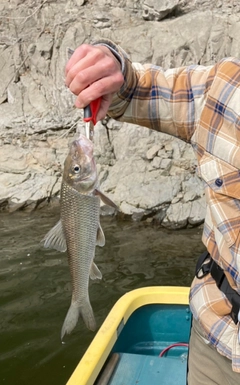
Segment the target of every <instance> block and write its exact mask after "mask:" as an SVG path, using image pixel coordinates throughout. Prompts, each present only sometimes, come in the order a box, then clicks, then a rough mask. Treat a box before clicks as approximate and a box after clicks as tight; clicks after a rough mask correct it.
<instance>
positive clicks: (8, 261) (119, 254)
mask: <svg viewBox="0 0 240 385" xmlns="http://www.w3.org/2000/svg"><path fill="white" fill-rule="evenodd" d="M58 211H59V210H56V209H55V210H51V211H49V210H45V211H37V212H33V213H24V212H16V213H14V214H1V215H0V240H1V249H0V384H5V385H29V384H34V385H43V384H44V385H55V384H57V385H65V384H66V381H67V379H68V378H69V377H70V374H71V373H72V371H73V370H74V368H75V367H76V365H77V363H78V361H79V359H80V358H81V356H82V355H83V353H84V352H85V350H86V348H87V347H88V345H89V343H90V342H91V340H92V338H93V337H94V335H95V334H94V333H93V332H91V331H88V330H87V329H86V327H85V325H84V324H83V322H82V321H81V320H79V322H78V325H77V327H76V328H75V330H74V331H73V333H72V334H71V335H70V336H67V338H65V341H64V342H65V343H64V344H62V343H61V341H60V331H61V327H62V323H63V321H64V318H65V315H66V312H67V310H68V307H69V305H70V299H71V284H70V273H69V269H68V264H67V257H66V254H65V253H59V252H56V251H54V250H45V249H44V248H43V247H42V245H41V244H40V240H41V239H42V238H43V236H44V235H45V234H46V232H47V231H48V230H49V229H50V228H51V227H52V225H54V224H55V223H56V222H57V220H58ZM101 223H102V227H103V230H104V233H105V237H106V245H105V246H104V247H103V248H97V251H96V263H97V265H98V267H99V268H100V270H101V272H102V274H103V279H102V280H101V281H98V282H95V281H94V282H91V283H90V299H91V303H92V307H93V310H94V313H95V317H96V321H97V324H98V326H100V325H101V323H102V322H103V320H104V318H105V317H106V315H107V313H108V312H109V310H110V309H111V307H112V306H113V305H114V303H115V301H116V300H117V299H118V298H119V297H120V296H122V295H123V294H124V293H126V292H127V291H129V290H132V289H136V288H139V287H143V286H153V285H174V286H176V285H179V286H188V285H190V283H191V280H192V277H193V274H194V268H195V263H196V259H197V256H198V255H199V254H200V253H201V252H202V251H203V249H204V248H203V245H202V243H201V229H199V228H195V229H186V230H179V231H169V230H164V229H161V228H159V227H154V226H152V225H150V224H146V223H135V222H132V221H120V220H117V219H116V218H112V217H103V218H102V220H101Z"/></svg>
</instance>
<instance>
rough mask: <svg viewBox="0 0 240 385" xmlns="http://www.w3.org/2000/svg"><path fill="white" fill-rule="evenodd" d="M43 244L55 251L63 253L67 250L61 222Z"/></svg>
mask: <svg viewBox="0 0 240 385" xmlns="http://www.w3.org/2000/svg"><path fill="white" fill-rule="evenodd" d="M42 242H44V247H45V248H49V249H55V250H57V251H61V252H64V251H66V250H67V244H66V239H65V236H64V233H63V228H62V222H61V220H60V221H58V223H57V224H56V225H55V226H54V227H53V228H52V229H51V230H50V231H49V232H48V233H47V234H46V235H45V237H44V238H43V240H42Z"/></svg>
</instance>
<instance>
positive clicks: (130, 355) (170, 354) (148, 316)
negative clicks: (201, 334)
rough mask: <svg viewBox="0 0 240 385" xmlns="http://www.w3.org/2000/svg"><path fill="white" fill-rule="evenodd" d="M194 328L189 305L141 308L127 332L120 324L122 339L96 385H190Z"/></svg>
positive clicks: (128, 326) (126, 327)
mask: <svg viewBox="0 0 240 385" xmlns="http://www.w3.org/2000/svg"><path fill="white" fill-rule="evenodd" d="M190 325H191V314H190V311H189V308H188V306H185V305H175V304H172V305H163V304H152V305H149V306H143V307H141V308H139V309H137V310H136V311H135V312H134V313H133V314H132V315H131V317H130V318H129V320H128V322H127V324H126V325H125V326H124V328H123V329H122V326H121V324H120V325H119V338H118V340H117V341H116V343H115V345H114V347H113V349H112V354H111V355H110V357H109V359H108V360H107V362H106V364H105V366H104V368H103V370H102V372H101V373H100V376H99V377H98V379H97V381H96V382H95V385H102V384H107V385H125V384H127V385H128V384H141V385H149V384H151V385H159V384H161V385H169V384H175V383H176V384H180V385H183V384H186V376H187V354H188V347H187V342H188V339H189V331H190ZM121 329H122V330H121ZM184 344H185V345H184ZM161 354H162V356H161Z"/></svg>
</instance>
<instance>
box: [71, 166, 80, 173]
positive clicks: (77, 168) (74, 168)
mask: <svg viewBox="0 0 240 385" xmlns="http://www.w3.org/2000/svg"><path fill="white" fill-rule="evenodd" d="M80 170H81V168H80V166H79V165H78V164H75V166H73V171H74V172H75V173H76V174H79V173H80Z"/></svg>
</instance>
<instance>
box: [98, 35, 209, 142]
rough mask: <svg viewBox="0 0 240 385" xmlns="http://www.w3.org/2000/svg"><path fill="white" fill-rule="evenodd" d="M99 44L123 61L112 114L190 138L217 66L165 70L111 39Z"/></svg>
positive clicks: (125, 120)
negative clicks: (133, 59)
mask: <svg viewBox="0 0 240 385" xmlns="http://www.w3.org/2000/svg"><path fill="white" fill-rule="evenodd" d="M95 44H98V45H99V44H103V45H105V46H107V47H108V48H110V49H111V51H112V53H113V54H115V56H116V57H117V58H118V60H119V61H120V62H121V65H122V72H123V75H124V79H125V82H124V84H123V86H122V88H121V89H120V91H119V92H118V93H117V94H115V95H114V98H113V101H112V104H111V106H110V108H109V111H108V114H109V115H110V116H111V117H112V118H114V119H117V120H121V121H124V122H128V123H133V124H138V125H141V126H145V127H148V128H151V129H154V130H157V131H161V132H164V133H167V134H170V135H173V136H176V137H178V138H181V139H183V140H185V141H187V142H189V141H190V139H191V137H192V135H193V132H194V131H195V128H196V125H197V124H198V121H199V117H200V115H201V111H202V109H203V107H204V103H205V100H206V96H207V92H208V85H209V78H211V77H212V72H213V71H211V70H212V68H213V66H208V67H205V66H200V65H191V66H186V67H180V68H174V69H168V70H166V71H165V70H164V69H163V68H162V67H160V66H155V65H152V64H145V65H143V64H140V63H132V62H131V60H130V59H129V57H128V55H127V54H126V52H125V51H124V50H123V49H122V48H121V47H119V46H118V45H115V44H114V43H113V42H111V41H109V40H102V41H98V42H96V43H95Z"/></svg>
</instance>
